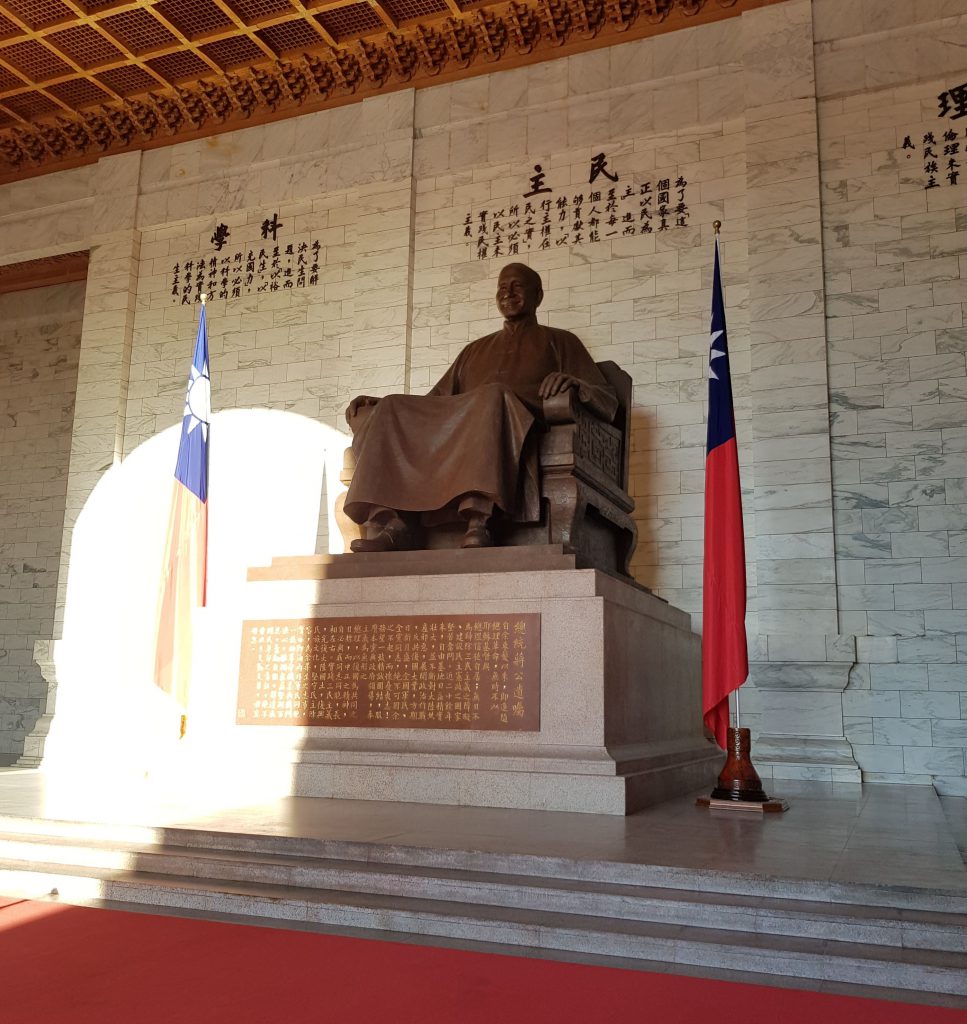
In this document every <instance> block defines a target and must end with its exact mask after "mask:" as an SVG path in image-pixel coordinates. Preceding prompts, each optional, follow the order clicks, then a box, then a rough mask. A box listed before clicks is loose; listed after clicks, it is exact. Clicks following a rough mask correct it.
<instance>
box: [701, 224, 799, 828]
mask: <svg viewBox="0 0 967 1024" xmlns="http://www.w3.org/2000/svg"><path fill="white" fill-rule="evenodd" d="M712 229H713V231H714V232H715V269H714V278H713V286H712V295H713V298H712V342H713V344H714V341H715V339H716V337H717V336H718V335H722V336H723V342H722V344H723V349H727V342H726V341H725V337H724V336H725V315H724V299H723V295H722V285H721V274H720V270H721V246H720V244H719V233H720V232H721V230H722V222H721V221H720V220H714V221H712ZM716 302H718V304H719V308H720V312H721V317H722V318H721V321H720V323H721V329H720V330H719V331H717V332H716V330H715V326H716ZM716 354H718V355H719V356H721V355H725V360H726V361H725V371H724V372H725V379H726V380H727V381H728V403H729V406H730V412H731V415H732V433H733V441H734V434H735V413H734V410H733V409H732V408H731V406H732V386H731V375H730V374H729V370H728V361H727V360H728V356H727V351H723V352H720V353H716V352H715V350H714V348H713V351H712V354H711V357H712V358H714V357H715V356H716ZM709 378H710V385H709V412H708V421H709V423H710V424H711V422H712V391H711V380H712V379H717V378H716V375H715V373H713V372H712V370H711V362H710V364H709ZM710 437H711V432H710ZM710 443H711V442H710ZM706 459H708V452H707V453H706ZM735 472H736V474H738V459H737V457H736V463H735ZM705 487H706V548H705V558H706V559H708V557H709V548H708V539H707V538H708V532H707V531H708V529H709V515H708V508H709V506H708V503H707V501H708V493H709V491H708V488H709V478H708V461H706V480H705ZM735 487H736V491H737V493H736V495H735V501H736V502H737V503H738V518H739V527H738V536H737V538H736V540H735V543H736V544H737V545H738V546H739V547H740V548H742V547H743V546H744V544H743V533H744V531H743V528H742V522H741V504H742V499H741V484H740V483H739V481H738V480H736V482H735ZM742 573H743V588H742V611H743V622H742V626H741V632H740V636H741V641H742V648H743V651H745V649H746V642H747V641H746V634H745V622H744V612H745V586H744V579H745V576H744V573H745V561H744V557H743V560H742ZM708 584H709V580H708V577H707V576H705V577H703V586H704V587H708ZM704 610H705V605H704V597H703V611H704ZM708 628H709V623H708V621H707V617H706V621H705V623H704V624H703V630H707V629H708ZM702 656H703V687H704V685H705V684H704V658H705V650H704V638H703V652H702ZM745 672H746V674H748V666H747V665H746V667H745ZM743 681H744V680H741V681H740V682H739V683H738V685H737V686H736V687H735V689H733V690H732V691H731V692H730V693H729V694H728V699H731V698H732V697H733V696H734V698H735V701H734V707H735V726H734V727H732V726H730V727H729V729H728V735H727V744H726V746H727V753H726V761H725V766H724V767H723V768H722V771H721V773H720V774H719V778H718V785H717V786H716V788H715V789H713V790H712V795H711V796H709V797H699V798H698V800H697V801H696V803H697V804H698V806H700V807H709V808H711V807H716V808H722V809H728V810H741V809H747V810H756V811H761V812H766V811H779V812H781V811H785V810H787V809H788V807H789V805H788V803H786V801H785V800H781V799H779V800H776V799H772V800H771V799H770V798H769V797H768V796H767V795H766V793H765V792H764V791H763V789H762V782H761V780H760V779H759V775H758V773H757V772H756V770H755V767H754V766H753V764H752V759H751V737H750V732H749V730H748V729H742V728H741V725H740V722H741V711H740V708H739V690H740V689H741V688H742V682H743ZM730 703H731V700H730ZM731 717H732V715H731V712H729V719H731ZM719 742H720V743H721V740H719Z"/></svg>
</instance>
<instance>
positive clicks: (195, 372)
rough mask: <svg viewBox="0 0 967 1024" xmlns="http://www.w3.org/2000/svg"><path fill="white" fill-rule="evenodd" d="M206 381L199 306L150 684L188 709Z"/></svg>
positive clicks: (204, 552)
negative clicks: (152, 678) (152, 677)
mask: <svg viewBox="0 0 967 1024" xmlns="http://www.w3.org/2000/svg"><path fill="white" fill-rule="evenodd" d="M210 419H211V380H210V378H209V375H208V329H207V327H206V325H205V304H204V301H203V302H202V307H201V317H200V319H199V321H198V337H197V338H196V340H195V353H194V355H193V356H192V360H191V373H190V375H189V377H188V393H187V396H186V398H185V412H184V419H183V420H182V423H181V443H180V445H179V446H178V461H177V463H176V465H175V483H174V491H173V493H172V497H171V515H170V517H169V520H168V538H167V541H166V543H165V557H164V567H163V570H162V572H163V578H162V583H161V602H160V610H159V616H158V618H159V621H158V644H157V650H156V657H155V682H156V683H157V684H158V686H160V687H161V689H162V690H164V691H165V692H166V693H169V694H171V696H172V697H174V698H175V700H176V701H177V702H178V704H179V705H181V707H182V708H186V707H187V706H188V684H189V681H190V678H191V652H192V616H193V613H194V609H195V608H199V607H202V606H204V604H205V583H206V576H207V561H208V423H209V420H210Z"/></svg>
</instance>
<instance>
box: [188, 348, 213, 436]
mask: <svg viewBox="0 0 967 1024" xmlns="http://www.w3.org/2000/svg"><path fill="white" fill-rule="evenodd" d="M211 408H212V382H211V379H210V378H209V376H208V363H205V365H204V367H203V368H202V369H201V370H199V369H198V367H197V366H194V365H193V366H192V368H191V378H190V380H189V381H188V396H187V397H186V398H185V411H184V413H183V415H184V416H189V417H191V418H190V419H189V421H188V430H187V432H188V433H189V434H190V433H191V432H192V431H193V430H194V429H195V427H197V426H198V425H199V424H201V436H202V437H203V438H204V439H205V440H206V441H207V440H208V420H209V417H210V416H211Z"/></svg>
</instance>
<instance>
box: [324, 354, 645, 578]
mask: <svg viewBox="0 0 967 1024" xmlns="http://www.w3.org/2000/svg"><path fill="white" fill-rule="evenodd" d="M598 368H599V369H600V370H601V372H602V373H603V374H604V377H605V379H606V380H607V382H608V383H609V384H610V385H611V386H612V387H613V388H614V389H615V392H616V394H617V396H618V411H617V412H616V413H615V417H614V422H613V423H605V422H604V421H603V420H601V419H599V418H598V417H597V416H595V414H594V413H592V412H591V411H590V410H588V409H586V408H585V407H584V406H583V405H582V404H581V402H580V401H579V400H578V398H577V395H576V392H575V391H573V390H568V391H565V392H563V393H561V394H559V395H555V396H554V397H553V398H549V399H545V401H544V419H545V421H546V424H547V430H546V431H545V432H544V433H543V434H542V435H541V437H540V440H539V449H538V466H539V469H540V489H541V518H540V521H539V522H538V523H515V522H512V521H510V520H495V522H494V523H493V525H492V532H493V535H494V542H495V544H498V545H525V544H554V545H557V544H560V545H561V546H562V547H563V549H564V551H565V553H567V554H573V555H574V556H575V564H576V566H577V568H579V569H601V570H603V571H605V572H610V573H613V574H616V575H620V576H628V575H630V572H629V563H630V560H631V556H632V554H633V552H634V549H635V544H636V543H637V538H638V530H637V527H636V525H635V521H634V519H632V517H631V513H632V511H633V510H634V507H635V503H634V500H633V499H632V498H631V497H630V496H629V494H628V493H627V489H628V461H629V454H630V448H631V377H630V376H629V375H628V374H627V373H626V372H625V371H624V370H622V369H621V367H619V366H618V364H617V363H613V362H610V361H609V362H603V363H598ZM354 469H355V459H354V457H353V450H352V448H347V449H346V455H345V459H344V463H343V470H342V473H341V474H340V480H341V481H342V482H343V483H344V484H345V485H346V486H347V487H348V485H349V483H350V482H351V481H352V477H353V470H354ZM343 498H344V496H341V497H340V499H339V500H338V502H337V504H336V515H337V521H338V523H339V527H340V532H341V533H342V534H343V537H344V538H345V541H346V546H347V547H348V546H349V541H350V540H351V539H353V538H354V537H358V536H360V529H361V528H360V527H359V526H358V525H357V524H356V523H354V522H352V521H351V520H350V519H349V518H348V517H346V516H345V515H344V514H343V512H342V503H343ZM428 518H431V521H432V525H427V519H428ZM464 529H465V524H464V523H463V522H462V521H461V520H460V519H459V517H457V516H456V514H455V513H454V514H453V515H452V516H449V515H446V514H444V515H439V514H436V515H434V516H433V517H424V523H423V526H422V532H423V534H424V536H423V542H424V546H425V547H426V548H429V549H433V548H455V547H459V545H460V541H461V539H462V536H463V532H464Z"/></svg>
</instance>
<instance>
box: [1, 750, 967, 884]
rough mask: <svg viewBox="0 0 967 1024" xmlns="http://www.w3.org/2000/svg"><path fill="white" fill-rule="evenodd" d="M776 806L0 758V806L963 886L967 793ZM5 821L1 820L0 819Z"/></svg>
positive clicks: (918, 792)
mask: <svg viewBox="0 0 967 1024" xmlns="http://www.w3.org/2000/svg"><path fill="white" fill-rule="evenodd" d="M774 788H775V789H776V793H775V794H774V795H777V796H781V797H784V798H785V799H787V800H788V801H789V804H790V808H789V810H788V811H786V812H785V813H784V814H768V815H761V814H757V813H753V812H732V811H718V810H715V811H709V810H703V809H700V808H698V807H696V806H695V802H694V797H683V798H680V799H677V800H671V801H669V802H667V803H663V804H659V805H657V806H655V807H651V808H648V809H646V810H643V811H640V812H638V813H637V814H633V815H630V816H629V817H625V818H623V817H617V816H613V815H595V814H574V813H563V812H558V811H544V812H533V811H519V810H504V809H500V808H484V807H453V806H442V805H435V804H403V803H389V802H382V801H377V800H324V799H315V798H309V797H282V798H280V799H278V800H274V801H271V802H265V803H256V804H251V805H235V806H228V805H226V806H219V805H218V803H217V802H216V801H213V800H210V801H209V802H208V803H207V804H206V805H205V806H199V804H198V802H197V801H192V802H191V803H190V804H189V803H188V802H187V798H186V802H184V803H183V802H179V801H177V800H174V799H172V797H171V795H170V794H167V795H164V796H160V797H159V796H157V795H155V794H152V793H150V792H149V791H147V790H146V791H144V792H139V791H132V790H130V789H128V790H126V791H123V792H121V791H118V792H111V791H110V789H100V790H98V791H92V790H90V789H88V790H85V791H83V792H79V793H78V794H76V796H75V797H74V798H73V799H72V800H71V801H70V805H69V806H65V804H64V801H63V800H62V799H61V800H58V801H53V800H52V799H51V795H50V786H49V782H48V780H47V779H45V777H44V775H43V774H42V773H41V772H38V771H27V770H17V769H0V818H2V817H3V816H14V817H40V818H60V819H69V820H80V821H98V822H109V823H118V824H120V823H125V824H140V825H151V826H157V827H163V826H188V827H194V828H201V829H206V830H211V831H219V832H243V833H252V834H270V835H285V836H298V837H301V838H319V839H334V840H343V841H357V842H367V843H379V844H388V845H393V846H419V847H430V848H437V849H458V850H479V851H486V852H491V853H522V854H537V855H543V856H563V857H569V858H576V859H582V860H583V859H586V860H605V861H615V862H619V863H629V864H657V865H664V866H669V867H682V868H689V869H707V870H713V871H723V872H730V873H740V874H752V875H756V876H760V877H772V878H786V879H808V880H815V881H823V882H842V883H857V882H860V883H871V884H878V885H890V886H900V887H912V888H928V889H931V890H942V891H946V892H950V893H951V894H956V895H959V896H967V800H963V799H961V798H956V797H947V798H943V799H941V798H940V797H938V796H937V794H936V793H935V792H934V790H933V789H932V788H930V787H925V786H890V785H866V786H848V785H832V784H826V783H808V784H807V783H793V782H787V783H782V784H781V785H778V786H776V787H774ZM0 827H2V825H0Z"/></svg>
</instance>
